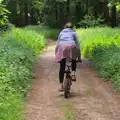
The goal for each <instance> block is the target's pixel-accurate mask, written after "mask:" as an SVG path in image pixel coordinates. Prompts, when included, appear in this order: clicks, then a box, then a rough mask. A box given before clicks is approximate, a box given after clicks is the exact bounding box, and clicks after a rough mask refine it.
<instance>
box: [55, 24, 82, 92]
mask: <svg viewBox="0 0 120 120" xmlns="http://www.w3.org/2000/svg"><path fill="white" fill-rule="evenodd" d="M66 58H70V59H71V60H72V81H76V77H75V72H76V60H77V59H78V61H79V62H81V52H80V44H79V39H78V35H77V33H76V32H75V31H74V30H73V25H72V23H71V22H68V23H67V24H66V25H65V27H64V29H63V30H62V31H61V32H60V34H59V36H58V40H57V43H56V49H55V61H56V62H59V63H60V71H59V81H60V84H61V87H60V89H59V91H63V90H64V86H63V80H64V73H65V64H66Z"/></svg>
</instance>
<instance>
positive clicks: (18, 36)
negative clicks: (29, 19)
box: [3, 28, 46, 55]
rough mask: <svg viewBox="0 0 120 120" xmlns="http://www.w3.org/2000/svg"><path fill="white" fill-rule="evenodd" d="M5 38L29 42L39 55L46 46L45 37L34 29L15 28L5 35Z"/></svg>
mask: <svg viewBox="0 0 120 120" xmlns="http://www.w3.org/2000/svg"><path fill="white" fill-rule="evenodd" d="M3 37H4V39H12V40H17V41H19V42H21V43H22V44H27V45H28V47H30V48H31V49H33V50H34V53H35V55H39V54H40V52H41V51H42V50H43V48H44V47H45V42H46V41H45V37H44V35H42V34H41V33H37V32H36V31H34V30H32V29H31V30H29V29H26V28H25V29H19V28H15V29H12V30H11V31H8V32H6V33H5V34H4V35H3Z"/></svg>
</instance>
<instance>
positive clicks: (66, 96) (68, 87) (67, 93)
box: [64, 78, 70, 99]
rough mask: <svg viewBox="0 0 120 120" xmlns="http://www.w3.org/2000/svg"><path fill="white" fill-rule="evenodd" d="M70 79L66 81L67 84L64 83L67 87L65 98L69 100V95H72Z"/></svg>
mask: <svg viewBox="0 0 120 120" xmlns="http://www.w3.org/2000/svg"><path fill="white" fill-rule="evenodd" d="M69 79H70V78H66V79H65V83H64V86H65V91H64V97H65V98H66V99H67V98H68V96H69V94H70V84H69V81H70V80H69Z"/></svg>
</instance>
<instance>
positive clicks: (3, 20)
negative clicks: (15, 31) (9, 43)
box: [0, 3, 10, 30]
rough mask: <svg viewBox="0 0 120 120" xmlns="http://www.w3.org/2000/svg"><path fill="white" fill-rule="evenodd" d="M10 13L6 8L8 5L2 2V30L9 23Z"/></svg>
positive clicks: (0, 12) (0, 19)
mask: <svg viewBox="0 0 120 120" xmlns="http://www.w3.org/2000/svg"><path fill="white" fill-rule="evenodd" d="M8 13H10V12H9V11H8V10H7V9H6V6H5V5H3V4H2V3H0V30H1V29H4V27H5V25H6V24H7V23H8V16H7V15H8Z"/></svg>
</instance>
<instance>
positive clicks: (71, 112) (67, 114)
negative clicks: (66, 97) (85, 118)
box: [61, 103, 76, 120]
mask: <svg viewBox="0 0 120 120" xmlns="http://www.w3.org/2000/svg"><path fill="white" fill-rule="evenodd" d="M61 111H62V112H63V113H64V118H65V120H76V116H75V108H74V106H73V104H72V103H67V104H64V105H61Z"/></svg>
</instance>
